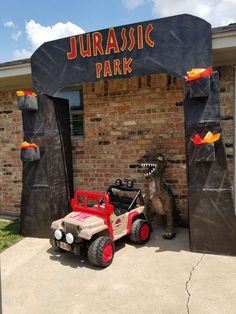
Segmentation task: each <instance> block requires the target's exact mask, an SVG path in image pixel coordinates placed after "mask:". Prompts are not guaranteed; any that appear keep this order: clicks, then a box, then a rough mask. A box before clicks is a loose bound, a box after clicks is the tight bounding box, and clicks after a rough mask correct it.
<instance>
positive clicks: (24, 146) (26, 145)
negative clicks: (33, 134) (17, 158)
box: [20, 142, 38, 148]
mask: <svg viewBox="0 0 236 314" xmlns="http://www.w3.org/2000/svg"><path fill="white" fill-rule="evenodd" d="M20 147H21V148H37V147H38V145H37V144H35V143H28V142H22V143H21V144H20Z"/></svg>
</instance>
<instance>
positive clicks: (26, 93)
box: [16, 90, 37, 97]
mask: <svg viewBox="0 0 236 314" xmlns="http://www.w3.org/2000/svg"><path fill="white" fill-rule="evenodd" d="M16 95H17V96H18V97H22V96H34V97H36V96H37V94H36V93H34V92H32V90H25V91H23V90H18V91H17V92H16Z"/></svg>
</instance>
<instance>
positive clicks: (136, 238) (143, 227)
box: [129, 219, 151, 244]
mask: <svg viewBox="0 0 236 314" xmlns="http://www.w3.org/2000/svg"><path fill="white" fill-rule="evenodd" d="M150 234H151V227H150V225H149V223H148V222H147V221H146V220H143V219H137V220H135V221H134V222H133V224H132V226H131V230H130V234H129V237H130V240H131V241H133V242H134V243H139V244H143V243H146V242H147V241H148V240H149V238H150Z"/></svg>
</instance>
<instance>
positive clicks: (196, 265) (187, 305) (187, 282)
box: [185, 254, 205, 314]
mask: <svg viewBox="0 0 236 314" xmlns="http://www.w3.org/2000/svg"><path fill="white" fill-rule="evenodd" d="M204 256H205V254H202V256H201V258H200V260H199V261H198V262H197V263H196V264H195V265H194V266H193V268H192V270H191V271H190V273H189V277H188V280H187V281H186V283H185V291H186V292H187V295H188V299H187V302H186V308H187V313H188V314H189V313H190V311H189V303H190V297H191V294H190V292H189V289H188V285H189V283H190V281H191V279H192V276H193V273H194V271H195V269H196V268H197V267H198V266H199V264H200V263H201V262H202V260H203V258H204Z"/></svg>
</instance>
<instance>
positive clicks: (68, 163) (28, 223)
mask: <svg viewBox="0 0 236 314" xmlns="http://www.w3.org/2000/svg"><path fill="white" fill-rule="evenodd" d="M37 98H38V110H32V111H29V110H22V117H23V130H24V141H27V142H29V143H35V144H37V145H38V146H39V151H40V159H38V160H34V161H32V158H30V159H29V161H27V158H28V156H24V154H25V152H27V150H25V149H23V151H22V159H23V160H24V161H23V191H22V200H21V232H22V234H23V235H25V236H33V237H48V236H49V234H50V225H51V222H52V221H53V220H55V219H59V218H61V217H63V216H64V215H66V214H67V213H68V212H69V211H70V199H71V197H72V195H73V170H72V153H71V138H70V119H69V106H68V101H67V100H65V99H60V98H54V97H50V96H47V95H39V96H38V97H37ZM31 157H32V156H31ZM36 159H37V158H36Z"/></svg>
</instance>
